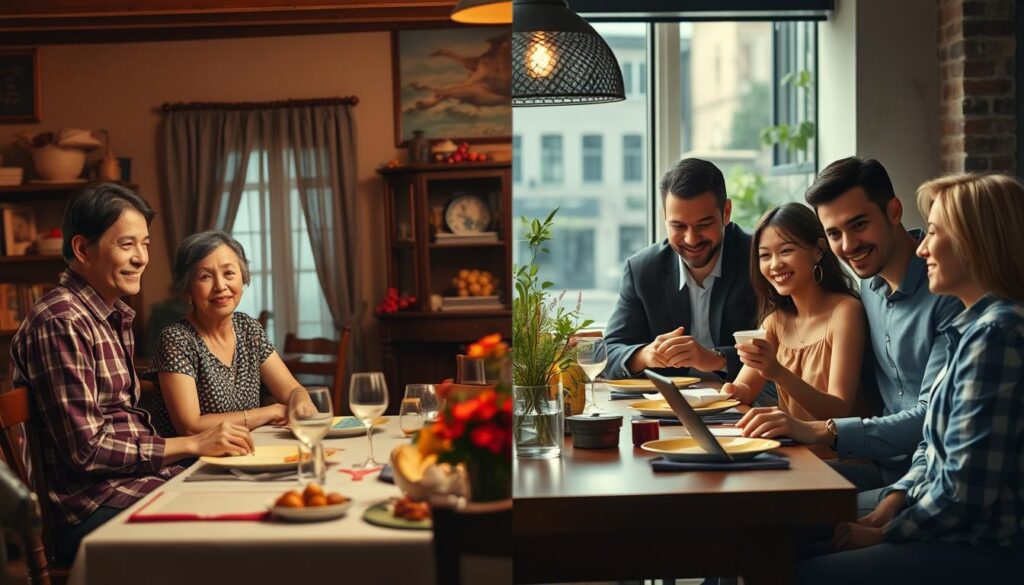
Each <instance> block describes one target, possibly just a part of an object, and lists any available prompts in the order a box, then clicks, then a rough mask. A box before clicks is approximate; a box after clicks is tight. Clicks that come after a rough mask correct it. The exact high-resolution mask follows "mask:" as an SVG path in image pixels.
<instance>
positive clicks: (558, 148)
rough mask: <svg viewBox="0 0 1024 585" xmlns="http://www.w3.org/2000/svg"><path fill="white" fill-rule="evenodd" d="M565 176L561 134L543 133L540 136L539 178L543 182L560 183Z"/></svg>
mask: <svg viewBox="0 0 1024 585" xmlns="http://www.w3.org/2000/svg"><path fill="white" fill-rule="evenodd" d="M564 176H565V169H564V167H563V165H562V135H561V134H545V135H544V136H541V137H540V180H541V182H543V183H549V184H550V183H561V182H562V181H563V179H564Z"/></svg>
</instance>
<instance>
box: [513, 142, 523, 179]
mask: <svg viewBox="0 0 1024 585" xmlns="http://www.w3.org/2000/svg"><path fill="white" fill-rule="evenodd" d="M512 182H513V183H522V182H523V137H522V136H513V137H512Z"/></svg>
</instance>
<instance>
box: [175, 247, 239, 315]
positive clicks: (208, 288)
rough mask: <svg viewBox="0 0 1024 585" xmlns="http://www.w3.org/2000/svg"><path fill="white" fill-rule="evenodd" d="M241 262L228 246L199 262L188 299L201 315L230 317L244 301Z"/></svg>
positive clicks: (216, 250)
mask: <svg viewBox="0 0 1024 585" xmlns="http://www.w3.org/2000/svg"><path fill="white" fill-rule="evenodd" d="M243 285H244V282H243V279H242V269H241V260H240V259H239V258H238V254H235V252H234V250H232V249H231V248H230V247H228V246H227V245H226V244H221V245H220V246H217V247H216V248H214V250H213V252H210V253H209V254H208V255H207V256H206V257H205V258H203V259H202V260H200V261H199V262H198V263H196V266H195V271H194V273H193V276H192V284H191V285H190V286H189V290H188V298H189V300H190V301H191V302H192V306H193V307H194V308H195V311H196V313H197V314H198V315H200V316H202V317H210V318H223V317H230V316H231V314H232V313H234V312H235V309H236V308H238V303H240V302H241V301H242V287H243Z"/></svg>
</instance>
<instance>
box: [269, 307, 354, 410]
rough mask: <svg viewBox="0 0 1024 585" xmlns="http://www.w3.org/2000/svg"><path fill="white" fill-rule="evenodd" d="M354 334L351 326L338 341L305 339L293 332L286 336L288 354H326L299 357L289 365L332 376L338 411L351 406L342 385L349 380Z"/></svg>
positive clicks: (300, 370) (298, 371) (300, 371)
mask: <svg viewBox="0 0 1024 585" xmlns="http://www.w3.org/2000/svg"><path fill="white" fill-rule="evenodd" d="M351 335H352V331H351V329H350V328H349V327H344V328H342V330H341V336H340V337H339V339H338V341H334V340H331V339H325V338H323V337H318V338H315V339H301V338H299V337H296V336H295V334H294V333H289V334H288V335H286V336H285V338H284V353H285V355H294V354H306V355H314V356H323V359H318V360H316V361H312V360H311V361H306V360H299V361H294V362H290V363H289V364H288V368H289V369H290V370H291V372H292V373H293V374H307V375H312V376H325V377H330V378H331V379H332V382H331V400H332V401H333V402H334V412H335V413H336V414H340V413H341V412H342V410H343V409H344V408H346V407H347V406H348V404H347V401H346V400H344V398H345V397H344V396H343V392H342V389H343V388H344V384H345V369H346V366H347V365H348V364H347V361H348V342H349V338H350V337H351Z"/></svg>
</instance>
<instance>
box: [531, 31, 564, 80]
mask: <svg viewBox="0 0 1024 585" xmlns="http://www.w3.org/2000/svg"><path fill="white" fill-rule="evenodd" d="M557 61H558V58H557V56H556V55H555V52H554V50H552V49H551V47H549V46H548V45H547V43H545V42H544V33H538V34H537V36H536V37H535V38H534V40H533V42H532V43H531V44H530V47H529V48H528V49H527V50H526V73H527V74H528V75H529V76H530V77H533V78H539V77H547V76H549V75H551V72H552V71H554V70H555V63H556V62H557Z"/></svg>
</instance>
